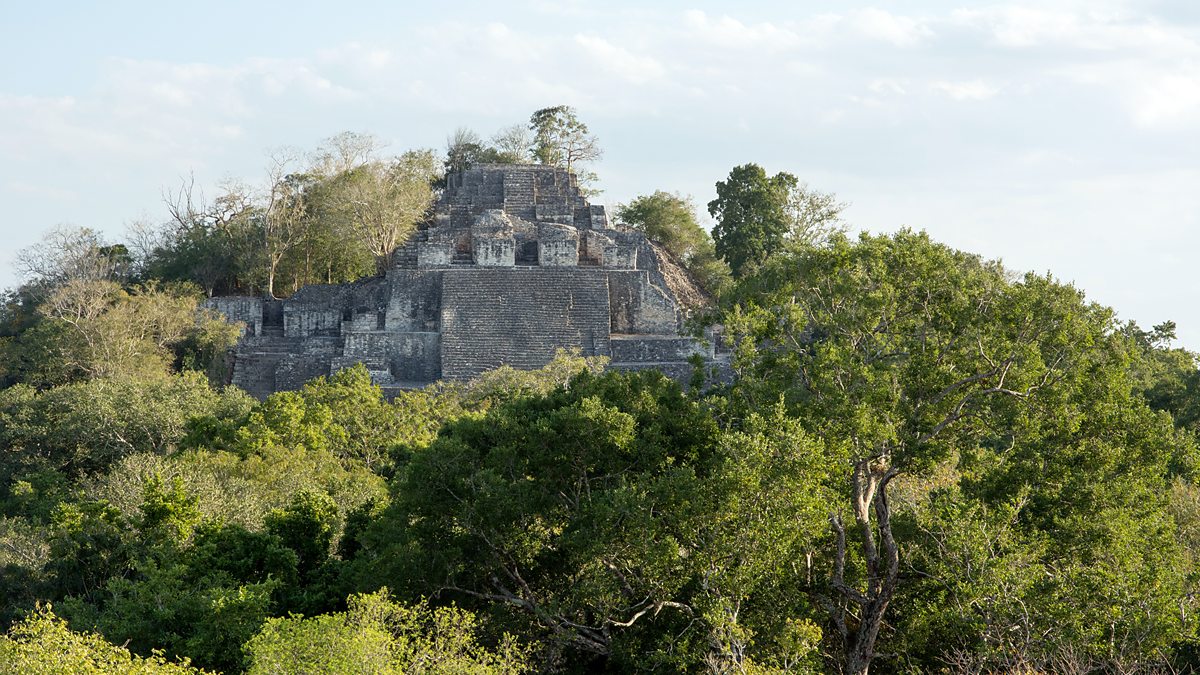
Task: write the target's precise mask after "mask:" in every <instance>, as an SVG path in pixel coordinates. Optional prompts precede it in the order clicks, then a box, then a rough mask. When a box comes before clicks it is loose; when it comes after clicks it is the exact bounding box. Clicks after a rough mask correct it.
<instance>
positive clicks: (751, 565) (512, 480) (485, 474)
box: [354, 372, 826, 669]
mask: <svg viewBox="0 0 1200 675" xmlns="http://www.w3.org/2000/svg"><path fill="white" fill-rule="evenodd" d="M824 457H825V456H824V454H823V453H822V452H821V451H820V450H819V447H818V444H817V443H816V442H815V441H813V440H812V439H811V438H810V437H808V436H807V435H806V434H804V433H803V432H802V431H801V430H799V429H798V428H797V427H796V425H795V424H787V423H785V422H783V421H780V420H778V419H775V418H771V419H763V420H753V421H751V422H750V423H749V424H748V426H747V428H746V430H745V431H744V432H743V433H739V434H735V435H733V436H729V437H725V436H723V435H722V434H721V433H720V432H719V430H718V429H717V427H716V425H715V423H714V422H713V417H712V411H710V410H706V409H704V408H702V407H701V406H700V405H699V404H697V403H696V402H695V401H692V400H690V399H689V398H687V397H686V396H685V395H684V394H683V392H682V391H681V389H680V388H679V386H678V385H677V384H676V383H674V382H672V381H670V380H668V379H666V378H664V377H663V376H661V375H660V374H658V373H652V372H650V373H644V374H638V375H623V374H617V373H610V374H606V375H604V376H601V377H595V376H591V375H587V374H584V375H580V376H578V377H577V378H576V379H573V380H572V381H571V382H570V383H569V384H568V385H567V386H566V387H565V388H559V389H557V390H554V391H552V392H550V393H548V394H545V395H540V396H532V397H526V398H519V399H515V400H512V401H510V402H508V403H504V404H501V405H499V406H497V407H496V408H493V409H492V410H490V411H489V412H488V414H487V415H486V416H485V417H483V418H481V419H475V418H466V419H463V420H459V421H457V422H454V423H452V424H451V425H449V426H448V427H447V428H445V429H444V430H443V432H442V433H441V434H440V435H439V438H438V439H437V440H436V441H435V442H434V443H433V444H432V445H431V446H430V447H428V448H426V449H424V450H421V451H419V452H415V453H412V455H411V457H410V458H409V459H408V460H407V462H406V464H405V469H404V471H403V473H402V474H400V475H399V476H398V481H397V483H396V485H395V490H394V493H393V498H392V502H391V506H390V507H389V508H388V509H387V510H386V511H385V513H384V515H383V517H382V518H381V519H380V520H379V522H378V523H377V524H376V525H375V526H374V527H372V528H369V529H368V530H367V531H366V532H364V533H363V535H361V537H360V542H361V544H362V547H361V549H360V550H358V551H357V553H356V556H355V560H354V564H355V565H356V566H357V567H358V576H359V578H360V580H361V581H360V584H361V585H362V586H363V587H368V586H369V585H370V584H371V582H372V581H373V580H376V579H380V578H386V579H389V580H390V581H389V583H393V582H394V583H398V584H400V585H401V586H402V587H403V588H404V589H405V591H406V592H409V593H414V594H417V595H420V594H426V593H432V592H435V591H440V593H441V594H442V595H443V596H444V597H447V598H453V599H456V600H459V601H461V602H464V603H467V604H470V605H472V606H477V607H480V608H481V609H488V611H490V612H493V613H496V614H498V615H499V616H500V617H501V618H502V620H503V621H504V622H506V625H511V626H514V627H517V628H518V630H520V631H521V634H522V635H524V636H525V637H526V638H527V639H528V640H530V641H534V640H543V639H545V640H548V644H549V645H552V649H565V650H566V654H567V657H568V658H570V659H571V660H572V662H574V663H588V662H604V661H607V662H608V663H609V667H614V668H629V669H639V668H646V669H654V668H660V669H688V668H695V667H698V665H699V664H700V663H701V662H703V661H704V660H705V659H706V658H710V659H712V660H714V661H719V662H721V663H727V664H729V663H732V664H738V665H747V666H748V665H749V664H750V663H752V662H754V661H762V662H764V663H767V662H770V661H772V660H773V659H776V658H779V659H784V660H786V659H788V658H795V657H796V650H795V649H792V650H791V651H790V652H789V648H788V647H786V646H785V645H784V643H785V642H786V641H785V640H782V639H781V637H780V636H782V635H783V634H784V633H786V632H787V631H786V630H785V628H784V625H785V623H786V621H785V619H786V618H788V616H789V615H791V616H794V618H795V619H797V620H799V621H803V620H805V619H807V618H808V616H809V615H810V614H811V608H809V607H808V606H807V605H806V600H805V599H804V598H798V597H796V596H795V594H788V593H786V592H785V589H787V588H788V587H789V586H790V585H791V584H793V583H794V582H795V581H796V578H795V574H796V567H795V566H794V565H793V561H794V559H795V557H797V556H803V555H804V553H803V551H804V550H806V549H809V550H811V547H812V541H813V538H814V537H815V536H817V535H819V534H820V533H823V532H824V527H825V518H824V513H823V510H822V508H821V504H822V503H823V498H822V494H823V491H822V488H821V485H822V481H823V478H824V476H825V475H826V463H825V459H824ZM805 625H807V624H805ZM792 646H793V647H795V644H793V645H792ZM800 651H804V650H800ZM788 654H790V655H788ZM811 656H812V654H811V653H808V652H805V653H804V654H803V655H801V658H803V657H811Z"/></svg>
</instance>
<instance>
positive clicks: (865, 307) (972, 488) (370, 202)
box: [0, 106, 1200, 674]
mask: <svg viewBox="0 0 1200 675" xmlns="http://www.w3.org/2000/svg"><path fill="white" fill-rule="evenodd" d="M447 145H448V147H447V149H446V152H445V155H444V156H439V154H438V153H436V152H434V151H432V150H409V151H405V152H401V153H399V154H396V155H386V154H385V153H384V151H383V148H382V146H381V145H380V144H379V143H378V142H377V141H376V140H374V139H373V138H370V137H367V136H362V135H356V134H343V135H340V136H337V137H335V138H333V139H330V141H329V142H327V143H326V144H325V145H324V146H323V147H321V148H319V149H318V150H316V151H314V152H312V153H307V154H304V153H293V154H292V155H290V156H284V155H276V156H273V157H272V159H271V161H270V163H269V168H268V170H267V171H266V178H265V180H264V181H262V182H261V184H257V185H255V184H249V183H247V184H241V183H236V184H235V183H231V184H229V185H227V186H226V188H225V189H223V191H222V192H221V193H220V194H218V195H215V196H214V197H212V198H211V199H208V198H205V197H204V196H203V195H201V194H199V192H198V191H197V190H195V189H194V188H193V185H192V183H191V182H190V181H188V182H185V183H184V184H183V185H182V186H181V187H180V188H178V189H175V190H169V191H167V193H166V194H165V201H166V206H167V211H168V213H169V218H168V219H166V220H165V222H163V223H161V224H155V225H153V226H151V225H146V224H142V225H139V226H137V227H135V228H133V230H131V232H130V234H129V236H128V237H127V238H126V240H124V241H123V242H120V243H114V242H109V241H105V240H104V239H103V238H102V237H100V236H99V235H97V234H96V233H95V232H92V231H89V230H85V229H67V228H60V229H58V230H55V231H53V232H51V233H50V234H49V235H47V237H46V238H45V240H44V241H43V242H42V243H41V244H39V245H37V246H35V247H33V248H31V249H29V250H27V251H25V252H23V253H22V256H21V266H22V271H23V272H24V274H25V283H23V284H22V285H21V286H20V287H18V288H16V289H13V290H11V291H9V292H8V293H7V295H6V297H5V299H4V304H3V307H2V308H0V386H2V387H3V388H2V389H0V452H3V459H2V461H0V633H2V635H0V672H3V673H58V672H89V673H90V672H95V673H109V672H115V673H198V672H223V673H240V672H250V673H292V672H307V673H317V672H321V673H325V672H328V673H359V672H372V673H390V672H406V673H407V672H417V673H435V672H436V673H464V672H471V673H490V672H496V673H521V672H604V671H615V672H634V671H656V672H697V673H699V672H711V673H721V674H725V673H729V674H734V673H756V674H757V673H764V674H765V673H817V672H821V673H866V672H868V670H870V671H873V672H877V673H916V672H947V673H979V672H1028V673H1032V672H1065V673H1086V672H1121V673H1132V672H1164V673H1165V672H1191V671H1192V670H1194V669H1196V668H1197V667H1200V619H1198V617H1197V612H1200V598H1198V597H1197V592H1198V591H1200V453H1198V452H1197V445H1196V434H1197V433H1198V432H1200V391H1198V388H1200V377H1198V374H1197V362H1196V355H1195V354H1193V353H1191V352H1188V351H1186V350H1184V349H1180V348H1177V347H1174V346H1173V340H1174V326H1173V324H1171V323H1170V322H1164V323H1162V324H1160V325H1158V326H1155V327H1153V328H1152V329H1150V330H1145V329H1143V328H1141V327H1139V326H1137V325H1135V324H1132V323H1128V322H1122V321H1121V320H1119V318H1118V316H1117V314H1116V313H1115V312H1114V310H1112V309H1110V308H1108V307H1104V306H1100V305H1097V304H1095V303H1092V302H1089V301H1088V300H1087V299H1086V297H1085V295H1084V293H1083V292H1082V291H1081V290H1080V289H1077V288H1075V287H1074V286H1072V285H1071V284H1068V283H1063V282H1062V281H1060V280H1057V279H1055V278H1053V277H1052V276H1050V275H1038V274H1020V273H1017V272H1014V271H1012V270H1009V269H1006V268H1005V267H1003V266H1002V265H1001V264H999V263H998V262H994V261H991V260H989V259H987V258H986V257H983V256H980V255H975V254H971V253H966V252H962V251H957V250H954V249H952V248H950V247H948V246H945V245H943V244H940V243H938V242H935V241H933V240H931V239H930V238H929V237H928V236H927V235H925V234H923V233H919V232H913V231H908V230H904V231H900V232H898V233H895V234H890V235H872V234H866V233H864V234H860V235H857V236H854V235H851V234H849V232H848V227H849V226H848V224H846V223H844V222H843V220H842V215H841V214H842V211H843V209H844V204H842V203H841V202H839V201H838V199H837V198H836V197H834V196H833V195H830V194H826V193H822V192H820V191H818V190H815V189H813V188H810V187H809V186H806V185H804V184H803V183H801V182H800V181H798V180H797V178H796V177H795V176H793V175H791V174H788V173H778V174H775V175H774V176H772V175H769V174H768V172H766V171H765V170H764V169H763V168H762V167H760V166H757V165H755V164H746V165H743V166H738V167H734V168H733V169H732V170H731V171H730V173H729V174H728V176H727V177H725V178H724V179H722V180H720V181H718V182H717V183H716V185H715V190H714V193H715V196H714V198H713V199H712V200H711V201H710V202H708V204H707V210H708V212H709V214H710V215H711V216H712V218H713V220H714V223H715V226H714V228H713V233H712V235H710V234H709V233H708V232H707V231H706V230H705V229H704V228H703V227H701V226H700V224H699V221H698V219H697V215H696V207H695V205H694V204H693V203H692V202H691V200H690V199H688V198H685V197H682V196H680V195H676V194H671V193H668V192H663V191H652V192H648V193H647V194H645V195H643V196H640V197H637V198H636V199H633V200H631V201H630V202H628V203H626V204H623V205H620V206H619V207H618V208H617V209H616V211H615V213H616V216H617V218H616V219H617V220H618V222H620V223H622V226H624V227H630V228H635V229H638V230H640V231H642V232H644V233H646V234H647V235H648V236H650V237H651V238H653V239H654V240H656V241H658V242H659V243H660V244H661V245H662V246H663V247H664V248H665V249H666V250H668V251H669V252H670V253H671V254H672V255H673V256H674V257H675V258H677V259H678V260H679V261H680V263H681V264H682V265H683V266H684V267H685V268H686V269H687V270H688V271H689V272H690V273H691V274H692V275H693V276H694V277H695V280H696V281H697V283H698V284H699V285H701V286H702V287H703V288H705V289H706V290H707V291H708V292H709V293H710V294H712V295H713V297H714V303H713V304H712V306H711V308H710V309H709V310H708V311H707V312H706V313H704V315H703V316H697V317H696V318H695V324H696V327H697V329H699V328H700V327H701V326H702V325H710V324H721V325H723V327H724V334H725V336H726V339H727V340H728V341H729V344H730V345H731V346H732V349H733V365H734V370H735V372H736V375H737V377H736V379H735V380H734V381H733V382H732V383H729V384H722V383H718V382H713V381H710V380H709V379H707V377H706V373H705V372H704V371H703V368H702V367H701V364H697V371H696V373H695V375H694V377H693V378H692V380H691V381H690V382H688V383H678V382H675V381H672V380H670V379H667V378H665V377H663V376H662V375H660V374H658V373H656V372H641V373H636V374H628V373H617V372H606V371H605V363H604V362H603V360H602V359H588V358H583V357H580V356H579V355H578V354H572V353H568V352H562V353H560V354H559V356H558V357H557V358H556V359H555V360H554V361H553V362H552V363H551V364H549V365H548V366H546V367H545V368H543V369H541V370H539V371H532V372H524V371H516V370H512V369H508V368H502V369H500V370H496V371H492V372H490V373H488V374H486V375H485V376H483V377H481V378H479V379H478V380H475V381H472V382H466V383H440V384H437V385H434V386H431V387H429V388H426V389H422V390H413V391H406V392H403V393H401V394H399V395H398V396H396V397H395V398H394V399H392V400H387V399H385V397H384V396H383V394H382V392H381V391H380V389H379V388H378V387H375V386H373V385H372V383H371V380H370V377H369V375H368V373H367V371H366V370H365V368H363V367H361V366H360V367H356V368H353V369H349V370H344V371H342V372H340V373H338V374H336V375H334V376H332V377H329V378H318V379H316V380H313V381H311V382H310V383H308V384H307V385H306V386H305V387H304V388H303V389H302V390H301V391H296V392H284V393H278V394H275V395H273V396H271V397H270V398H268V399H267V400H265V401H262V402H259V401H256V400H254V399H252V398H250V397H248V396H247V395H246V394H244V393H243V392H241V391H239V390H237V389H236V388H233V387H227V386H223V383H224V382H226V381H227V375H228V368H229V349H230V347H231V346H232V345H233V344H234V343H235V342H236V339H237V337H238V327H236V326H229V325H227V324H226V323H225V322H223V321H222V320H220V318H219V317H217V316H214V315H211V314H208V313H206V312H204V311H199V310H198V307H199V302H200V301H201V300H202V299H203V297H204V296H205V295H209V294H214V293H216V294H220V293H231V292H238V293H269V294H274V295H286V294H287V293H289V292H291V291H293V290H295V289H297V288H299V287H300V286H303V285H305V284H309V283H325V282H340V281H348V280H353V279H356V278H360V277H363V276H366V275H370V274H374V273H376V272H377V271H378V270H380V269H384V268H385V267H386V265H387V264H388V256H390V254H391V251H392V250H393V249H394V248H395V247H396V246H397V245H399V244H401V243H403V241H404V240H405V239H406V238H407V237H408V236H409V235H411V233H412V232H413V231H414V229H415V227H416V226H417V224H418V223H419V221H420V220H421V218H422V216H423V215H424V213H425V212H426V210H427V209H428V207H429V205H430V203H431V202H432V200H433V199H435V198H436V196H437V194H438V191H439V190H440V189H441V181H442V180H443V179H444V178H443V177H444V176H445V174H446V173H447V172H452V171H457V170H461V169H462V168H464V167H466V166H470V165H471V164H475V163H479V162H526V161H529V162H542V163H547V164H556V165H561V166H567V167H570V168H571V169H572V170H574V171H576V172H577V173H578V174H579V175H580V176H581V177H582V178H584V179H586V178H587V176H588V171H587V166H588V162H589V161H592V160H595V159H596V158H597V157H599V154H600V151H599V148H598V146H597V144H596V139H595V138H594V137H593V136H591V135H590V133H589V131H588V129H587V126H586V125H585V124H584V123H582V122H581V121H580V120H579V119H578V118H577V117H576V116H575V113H574V111H572V110H571V109H570V108H566V107H563V106H559V107H556V108H547V109H544V110H540V111H538V112H536V113H534V115H533V116H532V117H531V119H530V122H529V124H528V125H515V126H513V127H509V128H506V129H504V130H501V131H500V132H498V133H497V134H496V135H495V136H494V137H493V138H491V139H490V140H483V139H482V137H480V136H479V135H478V134H475V133H474V132H472V131H470V130H465V129H461V130H459V131H457V132H455V133H454V134H453V135H452V136H451V137H450V139H449V142H448V144H447ZM64 664H70V666H69V667H67V666H66V665H64Z"/></svg>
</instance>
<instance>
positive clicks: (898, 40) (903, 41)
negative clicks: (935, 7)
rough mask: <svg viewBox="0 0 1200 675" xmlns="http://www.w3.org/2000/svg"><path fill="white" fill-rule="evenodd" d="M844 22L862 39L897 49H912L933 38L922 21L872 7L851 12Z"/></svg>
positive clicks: (930, 30) (927, 26)
mask: <svg viewBox="0 0 1200 675" xmlns="http://www.w3.org/2000/svg"><path fill="white" fill-rule="evenodd" d="M846 22H847V23H848V24H849V25H850V26H851V27H852V28H853V30H854V31H855V32H857V33H859V34H860V35H863V36H864V37H867V38H870V39H873V40H880V41H882V42H887V43H890V44H892V45H895V46H897V47H912V46H914V45H916V44H919V43H920V42H922V41H924V40H925V39H926V38H929V37H932V36H933V29H931V28H930V27H929V25H928V24H927V23H926V22H925V21H923V20H920V19H914V18H912V17H908V16H900V15H897V14H892V13H891V12H888V11H885V10H882V9H876V8H874V7H871V8H867V9H860V10H856V11H854V12H851V13H850V14H848V15H847V16H846Z"/></svg>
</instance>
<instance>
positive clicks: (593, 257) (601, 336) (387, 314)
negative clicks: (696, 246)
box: [209, 165, 715, 398]
mask: <svg viewBox="0 0 1200 675" xmlns="http://www.w3.org/2000/svg"><path fill="white" fill-rule="evenodd" d="M674 271H677V269H676V268H674V266H673V264H672V263H671V262H670V261H669V260H668V259H667V258H666V256H664V255H663V253H662V252H661V250H659V249H658V248H657V247H655V246H654V245H652V244H651V243H650V242H649V241H648V240H647V239H646V238H645V237H644V236H642V235H641V234H639V233H636V232H628V231H623V230H618V229H614V228H612V227H611V226H610V224H609V222H608V217H607V215H606V213H605V211H604V207H603V206H595V205H591V204H589V203H588V201H587V199H586V198H585V197H584V196H583V194H582V193H581V192H580V190H579V187H578V185H576V182H575V177H574V176H573V175H572V174H570V173H568V172H567V171H565V170H563V169H557V168H554V167H548V166H536V165H483V166H477V167H474V168H471V169H468V170H466V171H464V172H462V173H461V174H456V175H452V176H451V177H450V179H449V180H448V185H447V188H446V190H445V191H444V193H443V194H442V196H441V198H440V200H439V201H438V202H437V204H436V205H435V208H434V210H433V214H432V216H431V217H430V218H429V219H428V220H427V221H426V222H425V223H423V224H422V225H421V226H420V228H419V229H418V231H417V233H416V234H415V235H414V236H413V238H412V239H411V240H410V241H409V242H408V243H407V244H405V245H404V246H402V247H400V248H399V249H397V251H396V252H395V255H394V260H393V264H392V266H391V268H390V269H389V270H388V271H387V273H386V274H385V275H383V276H378V277H373V278H370V279H364V280H361V281H357V282H354V283H349V284H338V285H317V286H306V287H304V288H302V289H300V290H299V291H298V292H297V293H296V294H295V295H293V296H292V297H290V298H288V299H286V300H262V299H259V298H253V297H222V298H213V299H212V300H210V301H209V306H211V307H213V308H215V309H218V310H220V311H221V312H223V313H224V314H225V315H226V316H227V317H228V318H229V319H230V320H233V321H240V322H243V323H244V324H245V327H246V328H245V334H244V337H243V338H242V340H241V341H240V342H239V344H238V347H237V350H236V355H235V361H234V368H233V378H232V382H233V384H235V385H237V386H239V387H241V388H242V389H245V390H246V391H248V392H250V393H251V394H253V395H255V396H257V397H259V398H263V397H266V396H267V395H268V394H270V393H272V392H275V391H281V390H290V389H297V388H299V387H300V386H301V385H302V384H303V383H304V382H306V381H307V380H309V379H311V378H313V377H316V376H318V375H330V374H332V373H334V372H336V371H338V370H340V369H342V368H346V367H348V366H351V365H353V364H355V363H363V364H365V365H366V367H367V369H368V370H369V371H370V372H371V376H372V378H373V379H374V380H375V382H376V383H377V384H379V385H381V386H383V387H384V388H385V389H386V388H405V387H416V386H421V385H424V384H428V383H431V382H434V381H436V380H439V379H443V378H445V379H467V378H471V377H473V376H476V375H478V374H480V373H482V372H484V371H486V370H490V369H492V368H496V367H498V366H501V365H506V364H507V365H511V366H513V367H515V368H538V367H541V366H543V365H545V364H546V363H547V362H549V361H550V359H551V358H552V357H553V356H554V353H555V352H556V351H557V350H558V349H559V348H578V349H579V350H580V351H581V352H582V354H583V355H585V356H593V355H595V356H607V357H609V358H610V360H611V361H610V363H611V366H610V367H615V368H625V369H636V368H646V367H654V368H660V369H662V370H664V371H666V372H667V373H668V374H670V375H673V376H676V377H679V376H682V375H684V374H686V373H687V372H689V371H690V364H689V362H688V359H689V357H691V356H692V355H693V354H700V355H701V356H703V357H704V358H705V359H707V360H713V359H714V357H715V355H714V353H713V352H712V350H711V347H709V346H707V343H702V342H701V341H699V340H696V339H694V338H690V337H684V336H683V335H681V331H682V327H683V319H684V315H685V313H686V309H685V308H684V306H683V305H682V304H681V302H680V298H679V297H678V295H677V292H679V294H683V293H682V292H681V291H680V284H679V282H678V281H677V275H675V274H673V273H672V272H674ZM673 288H674V289H675V290H672V289H673Z"/></svg>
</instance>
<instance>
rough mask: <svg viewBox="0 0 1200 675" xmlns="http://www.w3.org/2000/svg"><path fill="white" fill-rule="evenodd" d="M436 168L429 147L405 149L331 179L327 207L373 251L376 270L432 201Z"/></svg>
mask: <svg viewBox="0 0 1200 675" xmlns="http://www.w3.org/2000/svg"><path fill="white" fill-rule="evenodd" d="M439 169H440V167H439V165H438V160H437V157H436V156H435V155H434V152H433V151H432V150H409V151H407V152H405V153H404V154H402V155H400V156H399V157H396V158H395V159H393V160H390V161H384V160H373V161H370V162H367V163H364V164H362V165H360V166H358V167H355V168H353V169H351V170H348V171H344V172H342V173H340V174H338V175H337V176H335V177H333V178H332V180H331V188H332V189H331V190H330V194H329V200H330V204H329V206H330V207H331V208H332V209H333V210H334V212H335V213H337V214H338V216H339V217H340V218H342V219H343V220H344V222H345V223H346V225H347V227H348V231H349V232H350V233H351V235H352V236H353V237H354V238H355V239H356V240H357V241H359V242H360V243H361V244H362V245H363V246H365V247H366V248H367V249H368V250H369V251H370V252H371V254H372V255H374V256H375V262H376V271H377V272H378V273H381V274H382V273H383V272H384V271H386V270H387V268H388V266H389V265H390V264H391V259H392V252H393V251H395V250H396V248H397V247H398V246H400V245H401V244H403V243H404V242H405V240H407V239H408V237H409V236H411V235H412V233H413V232H414V231H415V230H416V227H417V223H419V222H420V220H421V218H423V217H424V216H425V213H426V212H427V211H428V209H429V206H430V204H432V203H433V197H434V194H433V182H434V181H435V180H436V179H437V178H438V175H439Z"/></svg>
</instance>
